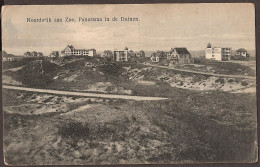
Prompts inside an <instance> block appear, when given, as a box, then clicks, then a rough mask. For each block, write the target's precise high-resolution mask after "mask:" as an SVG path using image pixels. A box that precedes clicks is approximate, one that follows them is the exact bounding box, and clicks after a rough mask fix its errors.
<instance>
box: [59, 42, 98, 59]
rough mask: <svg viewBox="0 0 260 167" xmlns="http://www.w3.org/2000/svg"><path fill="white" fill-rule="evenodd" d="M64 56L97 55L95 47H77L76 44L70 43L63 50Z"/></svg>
mask: <svg viewBox="0 0 260 167" xmlns="http://www.w3.org/2000/svg"><path fill="white" fill-rule="evenodd" d="M61 53H62V54H61V55H62V56H90V57H93V56H95V55H96V50H95V49H75V48H74V46H72V45H68V46H67V47H66V48H65V49H64V50H63V51H61Z"/></svg>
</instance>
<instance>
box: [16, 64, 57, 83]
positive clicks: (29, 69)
mask: <svg viewBox="0 0 260 167" xmlns="http://www.w3.org/2000/svg"><path fill="white" fill-rule="evenodd" d="M57 70H58V67H57V65H56V64H53V63H50V62H49V61H44V60H37V61H32V62H30V63H29V64H27V65H25V66H24V67H23V68H22V69H21V70H19V71H18V72H17V76H16V77H17V78H16V79H17V80H19V81H21V82H22V83H23V84H25V85H29V86H34V85H44V84H46V83H50V82H52V81H53V77H54V76H55V75H56V73H57Z"/></svg>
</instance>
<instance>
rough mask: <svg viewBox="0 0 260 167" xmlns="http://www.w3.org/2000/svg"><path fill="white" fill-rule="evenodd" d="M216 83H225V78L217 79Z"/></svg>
mask: <svg viewBox="0 0 260 167" xmlns="http://www.w3.org/2000/svg"><path fill="white" fill-rule="evenodd" d="M215 83H220V84H224V83H225V80H224V79H223V78H218V79H216V80H215Z"/></svg>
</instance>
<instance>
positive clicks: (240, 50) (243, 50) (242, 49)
mask: <svg viewBox="0 0 260 167" xmlns="http://www.w3.org/2000/svg"><path fill="white" fill-rule="evenodd" d="M237 52H247V51H246V50H245V49H244V48H239V49H238V50H237Z"/></svg>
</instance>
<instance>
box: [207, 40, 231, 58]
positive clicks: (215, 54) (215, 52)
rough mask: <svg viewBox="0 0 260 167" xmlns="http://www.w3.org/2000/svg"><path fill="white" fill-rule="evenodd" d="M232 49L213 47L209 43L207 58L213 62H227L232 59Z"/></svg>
mask: <svg viewBox="0 0 260 167" xmlns="http://www.w3.org/2000/svg"><path fill="white" fill-rule="evenodd" d="M231 50H232V49H231V48H229V47H227V48H222V47H212V46H211V44H210V43H209V44H208V46H207V48H206V50H205V52H206V58H207V59H211V60H219V61H227V60H230V59H231Z"/></svg>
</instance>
